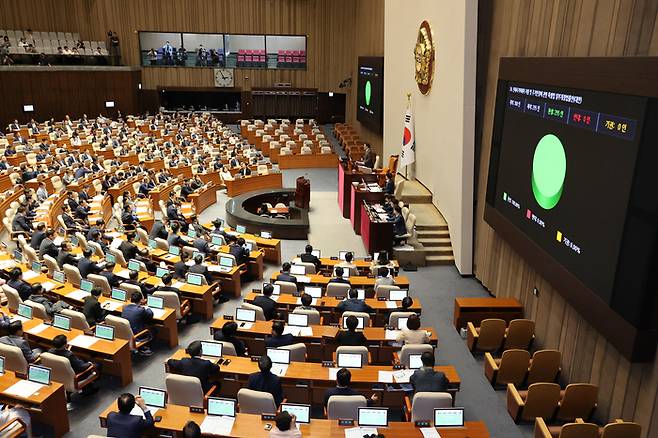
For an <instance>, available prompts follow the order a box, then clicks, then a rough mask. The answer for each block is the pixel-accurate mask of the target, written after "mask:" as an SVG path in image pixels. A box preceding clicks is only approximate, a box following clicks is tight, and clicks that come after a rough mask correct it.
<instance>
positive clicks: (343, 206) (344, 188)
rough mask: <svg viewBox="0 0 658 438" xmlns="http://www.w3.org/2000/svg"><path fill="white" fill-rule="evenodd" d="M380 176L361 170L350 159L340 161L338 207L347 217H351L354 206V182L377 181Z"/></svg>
mask: <svg viewBox="0 0 658 438" xmlns="http://www.w3.org/2000/svg"><path fill="white" fill-rule="evenodd" d="M378 179H379V176H378V175H377V174H376V173H372V171H371V172H370V173H366V172H362V171H360V170H359V168H358V167H357V166H355V165H353V164H352V163H351V162H349V161H340V162H339V163H338V207H339V208H340V211H341V212H342V213H343V217H344V218H345V219H349V218H350V212H351V211H350V210H351V207H352V183H353V182H355V181H356V182H376V181H377V180H378Z"/></svg>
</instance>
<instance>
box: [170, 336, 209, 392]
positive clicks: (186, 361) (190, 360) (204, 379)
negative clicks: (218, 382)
mask: <svg viewBox="0 0 658 438" xmlns="http://www.w3.org/2000/svg"><path fill="white" fill-rule="evenodd" d="M185 353H187V354H188V355H189V356H190V357H184V358H183V359H180V360H178V359H169V360H168V361H167V365H168V366H169V370H170V371H171V372H172V373H176V374H182V375H184V376H192V377H196V378H198V379H199V381H200V382H201V388H203V393H204V394H205V393H207V392H208V391H209V390H210V388H212V383H211V378H213V377H219V365H217V364H215V363H212V362H211V361H209V360H206V359H202V358H201V341H192V342H191V343H190V345H188V346H187V348H186V349H185Z"/></svg>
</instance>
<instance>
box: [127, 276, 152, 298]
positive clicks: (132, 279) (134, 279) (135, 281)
mask: <svg viewBox="0 0 658 438" xmlns="http://www.w3.org/2000/svg"><path fill="white" fill-rule="evenodd" d="M123 282H124V283H128V284H132V285H134V286H138V287H139V289H140V290H141V291H142V296H147V295H151V294H152V293H153V292H155V286H151V285H150V284H146V283H145V282H143V281H139V271H128V280H123Z"/></svg>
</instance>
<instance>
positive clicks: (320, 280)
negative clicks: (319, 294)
mask: <svg viewBox="0 0 658 438" xmlns="http://www.w3.org/2000/svg"><path fill="white" fill-rule="evenodd" d="M279 274H280V272H274V273H273V274H272V276H271V277H270V282H271V283H274V282H275V281H276V277H277V276H278V275H279ZM294 277H308V278H309V281H308V282H301V281H299V278H298V279H297V282H298V283H300V284H308V285H317V286H322V287H326V286H327V283H329V281H330V280H331V277H325V276H324V275H322V274H309V275H305V276H302V275H296V276H294ZM375 280H376V279H375V278H374V277H364V276H353V277H350V278H349V281H350V284H351V285H352V287H355V288H373V287H375ZM395 285H396V286H400V288H401V289H409V277H407V276H405V275H398V276H397V277H395Z"/></svg>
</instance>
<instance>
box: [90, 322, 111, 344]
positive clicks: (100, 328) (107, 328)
mask: <svg viewBox="0 0 658 438" xmlns="http://www.w3.org/2000/svg"><path fill="white" fill-rule="evenodd" d="M94 336H96V337H97V338H99V339H105V340H106V341H113V340H114V327H112V326H111V325H105V324H96V328H95V329H94Z"/></svg>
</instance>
